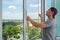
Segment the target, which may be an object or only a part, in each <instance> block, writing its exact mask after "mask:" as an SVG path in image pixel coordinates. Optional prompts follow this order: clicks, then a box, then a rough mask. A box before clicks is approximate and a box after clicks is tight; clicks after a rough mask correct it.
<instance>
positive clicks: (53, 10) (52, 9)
mask: <svg viewBox="0 0 60 40" xmlns="http://www.w3.org/2000/svg"><path fill="white" fill-rule="evenodd" d="M50 9H51V11H52V12H54V14H53V18H55V15H56V14H57V9H56V8H55V7H51V8H50Z"/></svg>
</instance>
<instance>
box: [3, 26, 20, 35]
mask: <svg viewBox="0 0 60 40" xmlns="http://www.w3.org/2000/svg"><path fill="white" fill-rule="evenodd" d="M19 31H20V30H19V28H18V27H17V26H10V25H9V26H5V28H4V29H3V36H7V35H9V36H12V35H16V34H18V32H19Z"/></svg>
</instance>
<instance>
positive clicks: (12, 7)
mask: <svg viewBox="0 0 60 40" xmlns="http://www.w3.org/2000/svg"><path fill="white" fill-rule="evenodd" d="M8 9H11V10H15V9H16V6H14V5H10V6H8Z"/></svg>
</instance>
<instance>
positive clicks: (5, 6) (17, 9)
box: [2, 0, 51, 19]
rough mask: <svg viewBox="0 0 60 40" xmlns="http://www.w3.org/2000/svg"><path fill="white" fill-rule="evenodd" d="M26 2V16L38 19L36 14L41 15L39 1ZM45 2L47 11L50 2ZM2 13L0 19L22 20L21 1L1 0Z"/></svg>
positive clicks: (30, 0) (49, 0) (29, 0)
mask: <svg viewBox="0 0 60 40" xmlns="http://www.w3.org/2000/svg"><path fill="white" fill-rule="evenodd" d="M26 2H27V4H26V5H27V16H30V17H31V18H32V19H38V14H39V13H41V0H27V1H26ZM38 2H39V4H38ZM45 2H46V3H45V5H46V10H47V9H48V8H49V7H51V0H47V1H45ZM2 11H3V12H2V19H23V0H3V1H2Z"/></svg>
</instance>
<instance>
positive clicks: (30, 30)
mask: <svg viewBox="0 0 60 40" xmlns="http://www.w3.org/2000/svg"><path fill="white" fill-rule="evenodd" d="M39 13H41V0H27V16H30V17H31V19H32V20H34V21H36V22H38V23H40V19H39V16H38V14H39ZM41 38H42V32H41V28H36V27H34V26H33V25H32V24H31V23H29V26H27V40H37V39H39V40H40V39H41Z"/></svg>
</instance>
